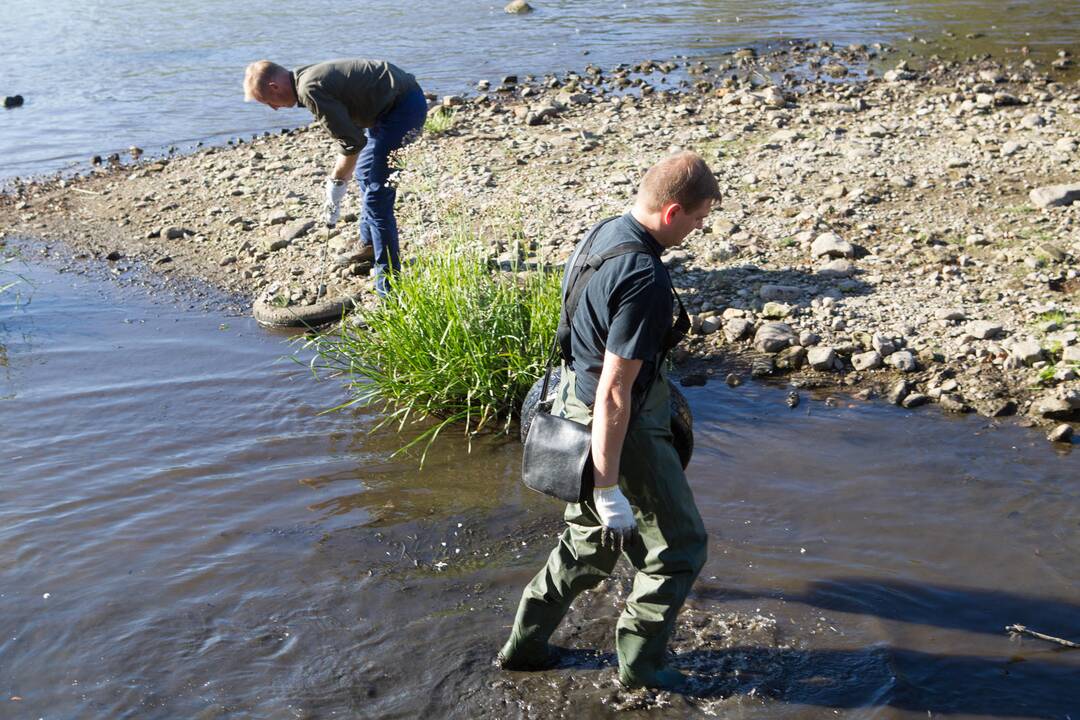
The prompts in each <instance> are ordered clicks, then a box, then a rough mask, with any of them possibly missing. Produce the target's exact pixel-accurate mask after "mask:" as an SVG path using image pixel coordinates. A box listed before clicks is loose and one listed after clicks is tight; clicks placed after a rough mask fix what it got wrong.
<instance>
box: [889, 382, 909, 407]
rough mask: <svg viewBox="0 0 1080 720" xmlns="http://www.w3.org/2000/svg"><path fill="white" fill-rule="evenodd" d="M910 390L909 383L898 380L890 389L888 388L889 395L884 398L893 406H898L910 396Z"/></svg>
mask: <svg viewBox="0 0 1080 720" xmlns="http://www.w3.org/2000/svg"><path fill="white" fill-rule="evenodd" d="M911 390H912V388H911V383H909V382H908V381H907V380H899V381H898V382H897V383H896V384H895V385H893V386H892V388H890V390H889V394H888V395H886V396H885V397H886V398H887V399H888V401H889V402H890V403H892V404H893V405H899V404H900V403H902V402H904V398H906V397H907V396H908V395H910V394H911Z"/></svg>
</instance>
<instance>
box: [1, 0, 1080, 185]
mask: <svg viewBox="0 0 1080 720" xmlns="http://www.w3.org/2000/svg"><path fill="white" fill-rule="evenodd" d="M503 4H504V2H503V0H498V2H464V3H463V2H456V1H455V2H451V1H450V0H428V2H425V3H405V4H403V3H400V2H396V1H392V0H372V1H371V2H364V3H352V4H349V3H340V2H338V3H332V2H328V0H295V1H294V2H291V3H288V4H277V5H275V6H273V8H272V10H269V11H263V10H257V11H256V10H253V9H252V6H251V5H250V4H249V3H246V2H241V1H240V0H225V1H223V2H206V1H205V0H199V1H193V2H184V3H175V2H163V1H162V0H147V1H144V2H138V3H136V2H131V0H120V1H118V2H102V1H101V0H84V1H80V2H75V0H57V1H56V2H49V3H42V2H37V1H36V0H5V2H4V3H2V4H0V28H3V41H2V42H0V95H14V94H16V93H18V94H21V95H23V96H24V97H25V98H26V104H25V105H24V106H23V107H21V108H18V109H16V110H10V111H0V179H3V178H10V177H13V176H17V175H35V174H40V173H45V172H51V171H54V170H59V169H62V168H64V167H67V166H71V165H72V164H73V163H74V164H81V166H82V167H87V165H86V163H87V162H88V160H89V158H90V156H91V155H94V154H99V155H102V156H105V155H107V154H109V153H112V152H120V153H124V152H125V151H126V149H127V148H128V147H129V146H131V145H137V146H140V147H142V148H145V149H146V150H147V151H148V152H155V153H156V152H158V151H160V150H162V149H164V148H166V147H168V146H172V145H175V146H179V147H181V148H184V147H187V146H189V145H190V144H191V143H194V142H196V141H210V142H219V141H223V140H224V139H226V138H229V137H237V136H244V135H248V134H251V133H254V132H259V131H263V130H270V129H275V128H280V127H285V126H290V127H291V126H296V125H300V124H305V123H307V122H309V121H310V115H308V114H307V113H306V111H303V110H283V111H281V112H278V113H274V112H272V111H270V110H269V109H268V108H265V107H262V106H256V105H252V104H245V103H244V102H242V99H243V98H242V90H241V79H242V75H243V68H244V66H245V65H246V64H247V63H248V62H251V61H252V60H255V59H258V58H262V57H269V58H271V59H275V60H276V61H277V62H280V63H282V64H285V65H288V66H293V65H298V64H304V63H309V62H317V61H319V60H324V59H328V58H332V57H341V56H367V57H383V58H386V59H389V60H391V61H393V62H396V63H398V64H400V65H402V66H403V67H405V68H406V69H408V70H410V71H412V72H414V73H415V74H416V75H417V77H418V78H419V79H420V81H421V83H422V85H423V86H424V87H425V89H427V90H429V91H433V92H438V93H448V92H461V91H463V90H469V89H471V88H472V87H473V86H474V84H475V82H476V81H477V80H479V79H481V78H486V79H488V80H491V81H494V82H497V81H498V80H499V79H500V78H501V77H502V75H504V74H507V73H538V74H542V73H545V72H561V71H565V70H571V69H580V68H582V67H584V66H585V64H586V63H589V62H591V63H595V64H598V65H600V66H601V67H610V66H612V65H615V64H618V63H623V62H637V61H640V60H643V59H647V58H657V59H668V58H671V57H673V56H677V55H682V54H686V55H690V56H694V57H705V58H711V57H716V56H718V55H719V54H720V53H722V52H724V51H728V50H731V49H733V48H737V47H741V46H747V45H755V46H757V45H762V44H769V43H777V42H782V41H783V40H786V39H792V38H808V39H811V40H815V41H816V40H832V41H834V42H838V43H843V44H847V43H855V42H861V43H871V42H881V41H883V42H889V43H897V42H903V41H904V40H905V39H906V38H907V37H908V36H911V35H917V36H921V37H924V38H929V39H931V40H935V41H936V40H942V39H945V40H947V41H948V45H949V47H950V48H951V51H952V52H954V53H959V54H971V53H976V52H979V53H981V52H994V53H996V54H997V55H998V56H999V57H1002V58H1010V57H1011V58H1015V59H1016V62H1017V63H1019V62H1021V61H1022V57H1021V56H1020V55H1018V54H1017V53H1016V51H1017V50H1018V49H1019V48H1020V47H1021V46H1028V47H1030V48H1031V49H1032V51H1033V52H1034V55H1035V57H1037V58H1040V59H1043V60H1047V59H1050V58H1051V57H1053V55H1054V53H1056V51H1057V50H1058V49H1060V48H1071V49H1072V50H1073V51H1074V52H1075V51H1076V50H1077V48H1076V37H1077V32H1078V31H1080V4H1078V3H1073V2H1053V1H1050V0H1022V1H1016V2H1008V3H987V2H981V1H977V0H903V1H902V2H886V0H848V1H844V2H826V1H825V0H799V1H794V0H768V1H767V2H765V1H761V0H757V1H750V2H734V1H732V0H657V1H656V2H651V3H630V2H623V1H622V0H606V1H604V2H590V3H583V2H571V0H538V1H537V2H535V3H533V4H534V5H535V6H536V7H537V11H536V12H535V13H533V14H531V15H529V16H526V17H517V16H510V15H507V14H505V13H504V12H503V11H502V6H503ZM264 13H265V17H264V16H263V15H264ZM944 32H949V33H952V35H953V37H951V38H947V37H945V36H944V35H943V33H944ZM969 34H971V35H977V36H978V37H975V38H971V39H969V38H967V37H966V36H967V35H969ZM916 47H920V48H921V46H918V45H917V46H916ZM937 49H938V48H936V47H934V48H930V50H931V51H934V50H937ZM586 52H587V53H588V55H587V56H586V55H585V53H586ZM1010 53H1011V54H1010ZM328 152H329V150H328Z"/></svg>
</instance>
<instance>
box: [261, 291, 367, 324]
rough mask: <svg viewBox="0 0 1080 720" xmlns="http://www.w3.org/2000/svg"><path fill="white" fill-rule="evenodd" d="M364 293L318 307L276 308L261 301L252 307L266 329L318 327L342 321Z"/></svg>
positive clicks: (330, 301)
mask: <svg viewBox="0 0 1080 720" xmlns="http://www.w3.org/2000/svg"><path fill="white" fill-rule="evenodd" d="M363 296H364V295H363V293H355V294H353V295H345V296H342V297H340V298H338V299H337V300H329V301H327V302H321V303H319V304H317V305H302V306H296V305H293V306H289V307H276V306H273V305H270V304H268V303H266V302H263V301H262V300H259V301H257V302H256V303H255V305H254V306H253V307H252V309H251V310H252V313H251V314H252V315H254V316H255V320H256V321H257V322H258V323H259V324H260V325H262V326H264V327H279V328H283V327H316V326H318V325H325V324H326V323H331V322H336V321H338V320H340V319H341V318H342V317H343V316H344V315H345V314H346V313H348V312H349V311H351V310H352V309H354V308H355V307H356V306H357V305H359V304H360V300H361V298H362V297H363Z"/></svg>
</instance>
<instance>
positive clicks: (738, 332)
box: [724, 318, 754, 342]
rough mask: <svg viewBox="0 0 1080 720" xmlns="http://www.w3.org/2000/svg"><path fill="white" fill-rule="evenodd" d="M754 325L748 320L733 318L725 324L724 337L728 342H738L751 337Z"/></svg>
mask: <svg viewBox="0 0 1080 720" xmlns="http://www.w3.org/2000/svg"><path fill="white" fill-rule="evenodd" d="M753 331H754V325H753V323H751V322H750V321H749V320H747V319H746V318H731V319H730V320H728V321H727V322H726V323H724V337H725V338H727V341H728V342H738V341H739V340H744V339H746V338H747V337H749V336H750V333H752V332H753Z"/></svg>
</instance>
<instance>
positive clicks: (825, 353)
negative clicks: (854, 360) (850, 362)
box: [806, 347, 836, 371]
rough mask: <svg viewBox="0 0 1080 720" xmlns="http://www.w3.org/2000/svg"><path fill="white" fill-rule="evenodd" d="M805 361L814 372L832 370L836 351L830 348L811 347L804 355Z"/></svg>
mask: <svg viewBox="0 0 1080 720" xmlns="http://www.w3.org/2000/svg"><path fill="white" fill-rule="evenodd" d="M806 360H807V362H808V363H809V364H810V367H812V368H813V369H815V370H822V371H824V370H832V369H833V366H834V365H835V364H836V350H834V349H833V348H831V347H812V348H810V349H809V350H808V351H807V353H806Z"/></svg>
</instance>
